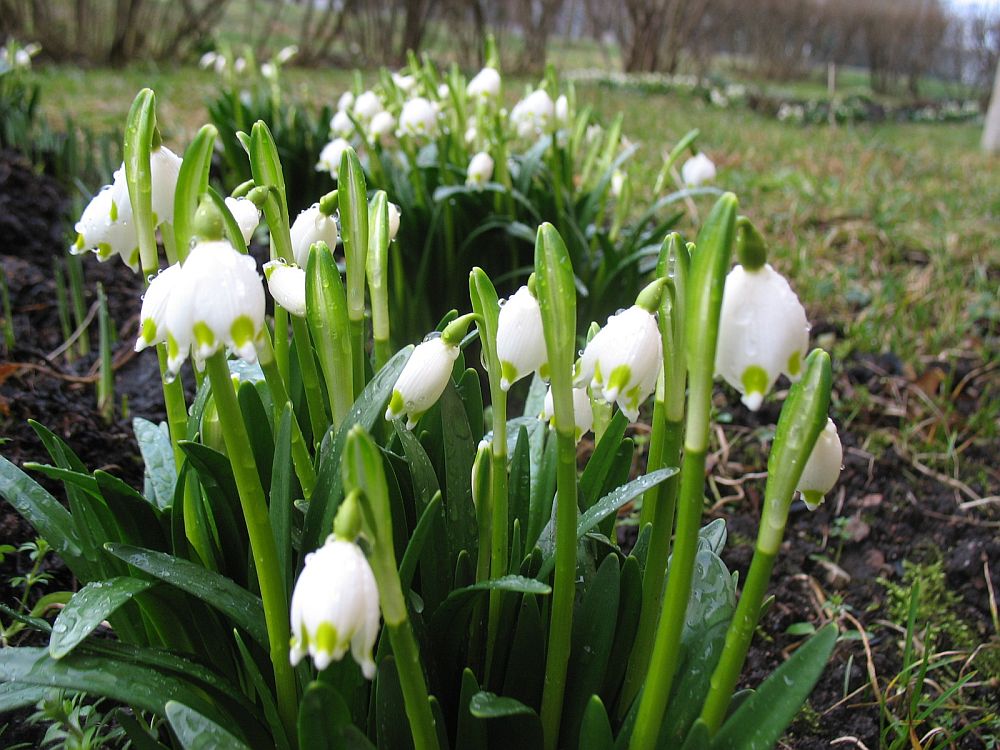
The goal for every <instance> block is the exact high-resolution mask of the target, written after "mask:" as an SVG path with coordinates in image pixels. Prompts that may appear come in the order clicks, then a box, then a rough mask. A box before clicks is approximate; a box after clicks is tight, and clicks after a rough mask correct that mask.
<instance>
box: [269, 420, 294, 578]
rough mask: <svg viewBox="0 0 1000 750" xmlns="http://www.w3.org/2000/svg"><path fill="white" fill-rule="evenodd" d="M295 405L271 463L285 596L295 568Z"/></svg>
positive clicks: (272, 514) (275, 531) (273, 522)
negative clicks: (293, 509) (293, 486)
mask: <svg viewBox="0 0 1000 750" xmlns="http://www.w3.org/2000/svg"><path fill="white" fill-rule="evenodd" d="M293 416H294V415H293V414H292V405H291V404H290V403H289V404H285V408H284V409H282V411H281V421H280V422H279V423H278V434H277V435H276V436H275V439H274V461H273V462H272V463H271V466H272V469H271V496H270V503H269V504H268V518H269V520H270V522H271V533H272V534H273V535H274V545H275V550H276V552H277V554H278V570H280V571H282V576H283V580H284V582H285V596H286V597H288V596H289V595H290V594H291V576H292V573H293V572H294V571H293V569H292V419H293Z"/></svg>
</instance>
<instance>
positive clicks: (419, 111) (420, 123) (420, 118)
mask: <svg viewBox="0 0 1000 750" xmlns="http://www.w3.org/2000/svg"><path fill="white" fill-rule="evenodd" d="M438 114H439V113H438V107H437V105H436V104H434V103H433V102H431V101H429V100H427V99H424V98H423V97H422V96H418V97H415V98H413V99H410V100H409V101H408V102H406V104H404V105H403V111H402V112H400V114H399V135H410V136H414V137H425V138H436V137H437V134H438Z"/></svg>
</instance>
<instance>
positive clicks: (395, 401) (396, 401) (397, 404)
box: [385, 389, 406, 420]
mask: <svg viewBox="0 0 1000 750" xmlns="http://www.w3.org/2000/svg"><path fill="white" fill-rule="evenodd" d="M405 408H406V406H405V404H404V403H403V394H402V393H400V392H399V391H397V390H396V389H393V391H392V397H391V398H390V399H389V408H388V409H386V412H385V418H386V419H388V420H393V419H399V418H400V417H401V416H403V411H404V410H405Z"/></svg>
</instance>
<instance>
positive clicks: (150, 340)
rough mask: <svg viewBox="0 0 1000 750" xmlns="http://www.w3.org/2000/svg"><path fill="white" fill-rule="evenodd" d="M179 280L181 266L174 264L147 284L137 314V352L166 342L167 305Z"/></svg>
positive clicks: (180, 277)
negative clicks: (140, 307)
mask: <svg viewBox="0 0 1000 750" xmlns="http://www.w3.org/2000/svg"><path fill="white" fill-rule="evenodd" d="M181 279H182V274H181V265H180V263H174V265H172V266H169V267H167V268H165V269H164V270H162V271H160V273H158V274H157V275H156V276H155V277H153V279H152V280H151V281H150V282H149V287H148V288H147V289H146V293H145V294H144V295H142V309H141V310H140V312H139V338H138V339H136V342H135V350H136V351H137V352H141V351H142V350H143V349H145V348H146V347H147V346H153V345H154V344H159V343H160V342H161V341H166V340H167V329H166V325H165V320H166V314H167V303H168V302H169V301H170V297H171V295H172V293H173V291H174V290H175V289H176V288H177V285H178V283H179V282H180V281H181Z"/></svg>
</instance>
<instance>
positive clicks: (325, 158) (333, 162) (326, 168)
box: [316, 138, 351, 180]
mask: <svg viewBox="0 0 1000 750" xmlns="http://www.w3.org/2000/svg"><path fill="white" fill-rule="evenodd" d="M350 146H351V144H350V143H348V142H347V141H345V140H344V139H343V138H334V139H333V140H332V141H330V142H329V143H328V144H326V145H325V146H323V150H322V151H320V152H319V161H318V162H316V171H317V172H329V173H330V176H331V177H332V178H333V179H335V180H336V179H337V173H338V172H339V171H340V157H341V156H343V154H344V152H345V151H346V150H347V149H348V148H350Z"/></svg>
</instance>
